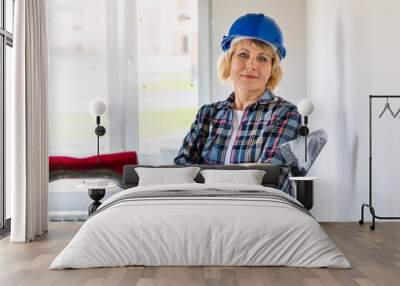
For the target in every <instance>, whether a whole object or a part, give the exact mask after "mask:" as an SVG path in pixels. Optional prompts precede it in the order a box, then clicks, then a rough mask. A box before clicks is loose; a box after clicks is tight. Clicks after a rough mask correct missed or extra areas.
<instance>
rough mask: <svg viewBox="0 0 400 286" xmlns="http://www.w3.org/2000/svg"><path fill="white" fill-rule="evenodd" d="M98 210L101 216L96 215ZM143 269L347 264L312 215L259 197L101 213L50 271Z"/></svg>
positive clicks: (137, 204) (170, 202)
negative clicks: (65, 269) (109, 268)
mask: <svg viewBox="0 0 400 286" xmlns="http://www.w3.org/2000/svg"><path fill="white" fill-rule="evenodd" d="M209 188H216V189H218V190H229V191H232V190H237V191H238V190H263V191H268V192H270V193H271V192H272V193H273V194H275V195H279V196H283V197H284V198H287V199H289V200H292V201H294V202H297V201H296V200H295V199H293V198H291V197H290V196H288V195H286V194H284V193H282V192H281V191H278V190H275V189H272V188H266V187H262V186H254V185H238V184H179V185H164V186H147V187H135V188H131V189H128V190H125V191H122V192H120V193H117V194H115V195H114V196H112V197H110V198H108V199H107V200H106V201H105V202H103V204H102V206H101V207H103V206H106V205H107V204H108V203H110V202H112V201H114V200H116V199H118V198H120V197H122V196H124V195H127V194H129V193H131V192H145V191H160V192H162V191H168V190H198V191H201V190H204V189H209ZM101 207H100V209H101ZM127 265H146V266H189V265H191V266H193V265H214V266H216V265H218V266H241V265H247V266H294V267H334V268H349V267H351V266H350V263H349V262H348V261H347V259H346V258H345V257H344V255H343V254H342V252H341V251H340V250H338V248H337V247H336V246H335V244H334V243H333V242H332V241H331V240H330V239H329V237H328V236H327V234H326V233H325V232H324V230H323V229H322V228H321V227H320V225H319V224H318V222H317V221H316V220H315V219H314V218H313V217H312V216H310V215H308V214H306V213H304V212H302V211H301V210H299V209H298V208H295V207H293V206H291V205H289V204H284V203H279V202H274V201H273V200H272V201H266V200H263V199H257V198H248V199H246V198H230V197H227V198H213V197H209V198H204V197H203V198H197V197H193V198H191V197H185V198H153V199H141V200H132V201H123V202H119V203H116V204H114V205H111V206H109V207H108V208H104V210H103V211H101V212H99V213H97V214H95V215H94V216H92V217H91V218H89V219H88V221H86V222H85V224H83V225H82V227H81V229H80V230H79V232H78V233H77V234H76V235H75V237H74V238H73V239H72V241H71V242H70V243H69V244H68V245H67V247H65V249H64V250H63V251H62V252H61V253H60V254H59V255H58V256H57V257H56V259H55V260H54V261H53V262H52V264H51V265H50V269H62V268H90V267H112V266H127Z"/></svg>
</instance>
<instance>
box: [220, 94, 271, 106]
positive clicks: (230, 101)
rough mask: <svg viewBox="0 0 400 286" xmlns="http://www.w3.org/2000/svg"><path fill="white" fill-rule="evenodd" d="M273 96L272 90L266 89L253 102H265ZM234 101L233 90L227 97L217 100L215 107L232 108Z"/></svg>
mask: <svg viewBox="0 0 400 286" xmlns="http://www.w3.org/2000/svg"><path fill="white" fill-rule="evenodd" d="M274 98H275V95H274V94H273V93H272V92H270V91H267V90H266V91H265V92H264V94H263V95H262V96H261V97H260V98H259V99H258V100H257V101H256V102H255V103H253V104H266V103H268V102H270V101H271V100H273V99H274ZM234 103H235V92H232V93H231V95H230V96H229V97H228V98H227V99H225V100H223V101H219V102H217V103H216V107H217V109H220V108H227V109H233V106H234Z"/></svg>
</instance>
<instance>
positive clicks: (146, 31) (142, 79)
mask: <svg viewBox="0 0 400 286" xmlns="http://www.w3.org/2000/svg"><path fill="white" fill-rule="evenodd" d="M197 10H198V8H197V0H170V1H164V0H138V1H137V31H138V32H137V33H138V39H137V42H138V51H137V54H138V118H139V119H138V120H139V138H138V139H139V141H138V142H139V159H140V161H141V163H144V164H145V163H162V164H164V163H165V164H167V163H172V160H173V158H174V156H175V155H176V153H177V151H178V148H179V147H180V145H181V143H182V139H183V137H184V135H185V134H186V133H187V132H188V130H189V127H190V124H191V122H192V121H193V120H194V117H195V114H196V111H197V108H198V89H197V86H198V85H197V82H198V80H197V73H198V68H197V67H198V65H197V33H198V25H197V14H198V11H197Z"/></svg>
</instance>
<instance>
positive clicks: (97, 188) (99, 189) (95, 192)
mask: <svg viewBox="0 0 400 286" xmlns="http://www.w3.org/2000/svg"><path fill="white" fill-rule="evenodd" d="M116 186H117V185H116V184H115V183H113V182H112V181H110V180H106V179H90V180H84V181H82V182H81V183H80V184H79V185H78V186H77V188H84V189H87V190H88V194H89V197H90V198H91V199H92V200H93V201H94V202H93V203H92V204H91V205H90V206H89V208H88V213H89V216H90V215H91V214H92V213H93V212H95V211H96V209H97V208H98V207H99V206H100V205H101V202H100V200H101V199H102V198H103V197H104V195H105V194H106V189H107V188H112V187H116Z"/></svg>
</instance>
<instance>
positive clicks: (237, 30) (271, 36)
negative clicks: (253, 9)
mask: <svg viewBox="0 0 400 286" xmlns="http://www.w3.org/2000/svg"><path fill="white" fill-rule="evenodd" d="M237 37H245V38H251V39H256V40H260V41H263V42H266V43H268V44H272V46H273V47H275V48H276V51H277V53H278V55H279V58H280V59H281V60H282V59H283V58H284V57H285V56H286V49H285V47H284V45H283V36H282V31H281V29H280V28H279V26H278V25H277V24H276V23H275V21H274V20H273V19H272V18H270V17H268V16H265V15H264V14H246V15H243V16H241V17H239V18H238V19H237V20H236V21H235V22H234V23H233V24H232V26H231V27H230V28H229V31H228V35H227V36H224V37H223V39H222V42H221V47H222V50H223V51H224V52H226V51H227V50H229V48H230V46H231V42H232V40H233V39H235V38H237Z"/></svg>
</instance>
